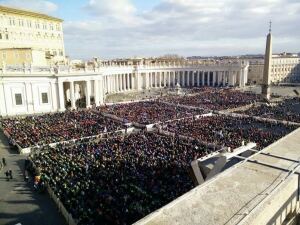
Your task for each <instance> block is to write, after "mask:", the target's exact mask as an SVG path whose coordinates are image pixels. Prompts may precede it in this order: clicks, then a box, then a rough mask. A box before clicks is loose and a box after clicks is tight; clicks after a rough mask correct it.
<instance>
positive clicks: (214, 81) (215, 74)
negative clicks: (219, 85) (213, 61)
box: [212, 71, 217, 86]
mask: <svg viewBox="0 0 300 225" xmlns="http://www.w3.org/2000/svg"><path fill="white" fill-rule="evenodd" d="M216 76H217V72H216V71H214V72H213V84H212V86H216Z"/></svg>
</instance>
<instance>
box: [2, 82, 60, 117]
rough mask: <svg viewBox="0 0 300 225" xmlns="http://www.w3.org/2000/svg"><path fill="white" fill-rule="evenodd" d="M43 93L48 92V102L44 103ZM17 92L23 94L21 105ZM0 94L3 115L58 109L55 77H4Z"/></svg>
mask: <svg viewBox="0 0 300 225" xmlns="http://www.w3.org/2000/svg"><path fill="white" fill-rule="evenodd" d="M42 93H46V94H47V97H48V102H46V101H45V102H44V103H43V101H42ZM16 94H20V95H21V98H22V103H21V104H20V105H18V104H17V102H16V98H15V95H16ZM0 96H1V99H0V100H1V102H0V113H1V115H2V116H6V115H21V114H32V113H44V112H55V111H57V110H58V100H57V98H58V95H57V84H56V79H55V78H47V77H44V78H22V79H15V78H7V79H5V80H4V79H2V81H1V83H0ZM44 100H45V99H44Z"/></svg>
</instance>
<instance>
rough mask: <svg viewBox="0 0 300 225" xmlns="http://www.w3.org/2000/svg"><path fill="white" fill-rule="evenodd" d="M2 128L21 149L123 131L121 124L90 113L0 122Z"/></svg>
mask: <svg viewBox="0 0 300 225" xmlns="http://www.w3.org/2000/svg"><path fill="white" fill-rule="evenodd" d="M1 125H2V127H3V130H4V133H5V134H6V135H7V136H8V137H9V139H11V141H12V142H15V143H17V144H18V145H19V146H20V147H21V148H26V147H29V146H33V145H44V144H49V143H55V142H60V141H67V140H70V139H78V138H82V137H87V136H92V135H97V134H100V133H103V132H112V131H116V130H119V129H122V126H121V124H119V123H117V122H114V121H112V120H111V119H108V118H105V117H103V116H101V115H99V114H95V113H93V112H92V111H91V110H88V111H66V112H63V113H54V114H44V115H39V116H26V117H24V118H7V119H3V120H1Z"/></svg>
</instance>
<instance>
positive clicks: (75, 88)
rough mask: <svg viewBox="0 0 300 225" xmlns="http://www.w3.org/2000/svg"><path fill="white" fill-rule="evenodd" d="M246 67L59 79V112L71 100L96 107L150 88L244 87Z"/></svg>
mask: <svg viewBox="0 0 300 225" xmlns="http://www.w3.org/2000/svg"><path fill="white" fill-rule="evenodd" d="M246 81H247V68H237V69H235V70H233V69H231V70H222V69H218V70H209V69H207V70H199V69H195V68H194V69H184V68H180V69H178V68H173V69H170V68H161V69H160V68H147V69H143V68H142V69H139V70H138V69H136V68H135V69H133V70H127V72H122V70H118V71H114V70H113V68H108V69H107V70H106V71H105V70H104V71H99V74H98V73H95V74H94V75H92V76H86V77H82V76H81V77H80V78H79V77H71V76H68V77H66V78H65V79H60V78H58V82H57V84H58V96H59V106H60V107H59V110H61V111H63V110H65V108H66V106H65V103H66V102H67V101H70V103H71V108H76V101H77V100H78V99H79V98H82V97H85V102H86V106H87V107H89V106H91V97H93V99H94V102H93V103H95V105H96V106H98V105H101V104H103V103H104V98H105V95H106V94H111V93H119V92H127V91H132V90H144V89H151V88H164V87H171V88H172V87H175V86H176V85H177V84H179V85H180V86H181V87H201V86H216V87H219V86H239V87H242V86H245V84H246Z"/></svg>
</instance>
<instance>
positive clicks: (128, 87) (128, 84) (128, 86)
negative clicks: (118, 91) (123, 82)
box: [127, 73, 130, 90]
mask: <svg viewBox="0 0 300 225" xmlns="http://www.w3.org/2000/svg"><path fill="white" fill-rule="evenodd" d="M129 76H130V74H129V73H127V90H130V83H129Z"/></svg>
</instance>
